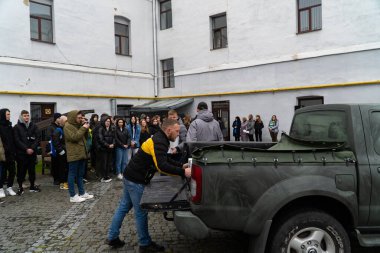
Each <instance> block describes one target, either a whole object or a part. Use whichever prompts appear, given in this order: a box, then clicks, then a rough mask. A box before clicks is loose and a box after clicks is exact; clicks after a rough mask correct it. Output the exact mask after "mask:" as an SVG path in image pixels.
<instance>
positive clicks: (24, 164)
mask: <svg viewBox="0 0 380 253" xmlns="http://www.w3.org/2000/svg"><path fill="white" fill-rule="evenodd" d="M36 161H37V156H36V155H35V154H32V155H18V156H17V183H18V186H19V188H22V182H24V181H25V177H26V172H28V175H29V182H30V187H32V188H33V187H34V181H35V180H36Z"/></svg>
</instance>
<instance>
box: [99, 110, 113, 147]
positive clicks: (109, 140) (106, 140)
mask: <svg viewBox="0 0 380 253" xmlns="http://www.w3.org/2000/svg"><path fill="white" fill-rule="evenodd" d="M108 119H110V120H111V117H103V118H102V119H101V121H100V128H99V131H98V140H97V145H98V146H97V149H98V150H103V151H104V150H107V151H112V150H114V149H110V148H109V145H111V144H115V130H114V127H112V121H111V125H110V126H109V128H108V130H107V128H106V121H107V120H108Z"/></svg>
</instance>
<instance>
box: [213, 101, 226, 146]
mask: <svg viewBox="0 0 380 253" xmlns="http://www.w3.org/2000/svg"><path fill="white" fill-rule="evenodd" d="M211 106H212V113H213V114H214V118H215V119H216V120H218V121H219V122H220V121H221V122H222V126H221V129H222V133H223V138H224V140H225V141H229V140H230V101H229V100H227V101H213V102H211Z"/></svg>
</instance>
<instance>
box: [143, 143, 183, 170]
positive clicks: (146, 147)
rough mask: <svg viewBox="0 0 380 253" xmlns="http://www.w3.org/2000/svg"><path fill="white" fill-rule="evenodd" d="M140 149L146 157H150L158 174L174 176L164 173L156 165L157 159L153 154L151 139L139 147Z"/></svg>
mask: <svg viewBox="0 0 380 253" xmlns="http://www.w3.org/2000/svg"><path fill="white" fill-rule="evenodd" d="M141 149H142V150H143V151H144V152H145V153H146V154H148V155H150V156H151V157H152V159H153V162H154V166H155V167H156V169H157V170H158V171H159V172H160V173H164V174H166V175H169V176H176V175H174V174H170V173H167V172H165V171H162V170H161V169H160V168H159V167H158V163H157V158H156V154H155V152H154V142H153V139H152V138H149V139H148V140H146V141H145V142H144V143H143V144H142V145H141Z"/></svg>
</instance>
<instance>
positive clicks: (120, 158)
mask: <svg viewBox="0 0 380 253" xmlns="http://www.w3.org/2000/svg"><path fill="white" fill-rule="evenodd" d="M115 143H116V174H117V178H118V179H120V180H122V179H123V176H122V174H123V172H124V169H125V167H127V163H128V148H129V146H130V145H131V136H130V134H129V131H128V130H127V128H126V127H125V121H124V120H123V119H118V120H116V133H115Z"/></svg>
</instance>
